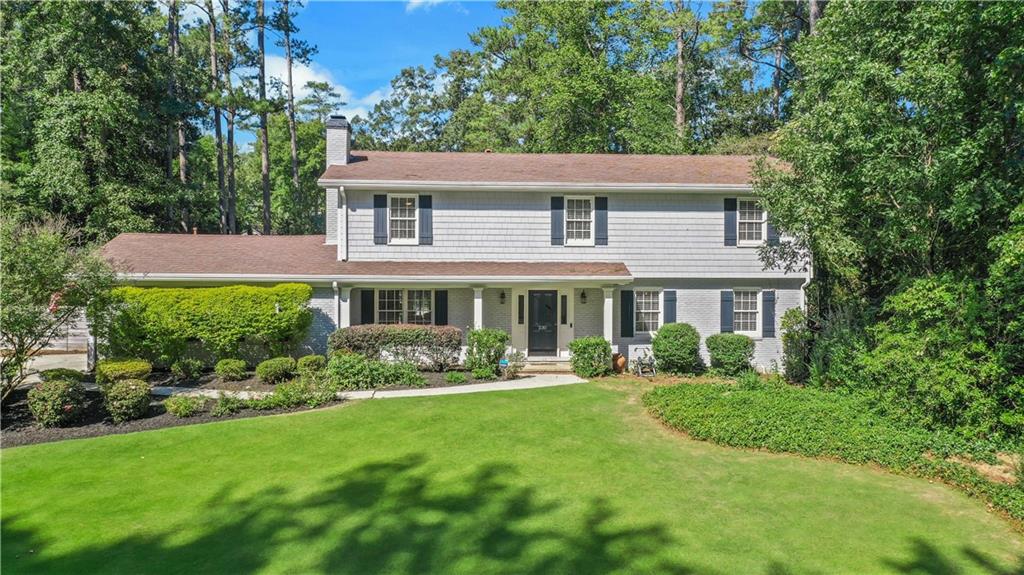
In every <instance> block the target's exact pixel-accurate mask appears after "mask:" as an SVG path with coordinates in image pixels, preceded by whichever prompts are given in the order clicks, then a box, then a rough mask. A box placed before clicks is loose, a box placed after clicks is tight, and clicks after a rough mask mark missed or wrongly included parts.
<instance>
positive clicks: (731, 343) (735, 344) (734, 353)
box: [706, 333, 754, 376]
mask: <svg viewBox="0 0 1024 575" xmlns="http://www.w3.org/2000/svg"><path fill="white" fill-rule="evenodd" d="M706 343H707V346H708V354H710V355H711V369H713V370H714V371H715V372H716V373H720V374H722V375H729V376H736V375H740V374H741V373H743V372H745V371H750V362H751V361H753V359H754V340H752V339H750V338H749V337H747V336H745V335H740V334H738V333H716V334H715V335H709V336H708V339H707V341H706Z"/></svg>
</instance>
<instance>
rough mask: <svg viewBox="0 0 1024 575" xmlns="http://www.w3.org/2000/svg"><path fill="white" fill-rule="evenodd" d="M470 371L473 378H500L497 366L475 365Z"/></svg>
mask: <svg viewBox="0 0 1024 575" xmlns="http://www.w3.org/2000/svg"><path fill="white" fill-rule="evenodd" d="M469 373H470V375H472V376H473V379H497V378H498V370H497V368H494V367H490V366H486V365H482V366H479V367H474V368H473V369H472V370H470V372H469Z"/></svg>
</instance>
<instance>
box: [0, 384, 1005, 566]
mask: <svg viewBox="0 0 1024 575" xmlns="http://www.w3.org/2000/svg"><path fill="white" fill-rule="evenodd" d="M0 458H2V461H0V463H2V480H3V491H2V511H0V521H2V529H3V533H2V537H3V548H2V570H3V572H4V573H5V574H8V573H71V572H73V573H103V572H119V573H213V572H218V573H225V572H232V573H238V572H262V573H285V572H290V573H299V572H301V573H318V572H320V573H377V572H391V573H595V572H600V573H605V572H621V573H633V572H644V573H658V572H663V573H688V572H691V573H739V572H743V573H766V572H772V573H783V572H785V573H812V572H817V573H820V572H826V573H837V572H850V573H853V572H856V573H879V572H918V571H921V572H963V573H971V572H990V573H991V572H997V573H1010V572H1016V570H1017V569H1020V568H1021V566H1022V563H1021V558H1022V556H1024V542H1022V539H1021V537H1020V536H1019V534H1017V533H1016V532H1014V531H1013V530H1012V529H1011V528H1010V526H1009V524H1008V523H1006V522H1005V521H1004V520H1002V519H1001V518H1000V517H998V516H997V515H995V514H993V513H989V512H987V511H986V510H985V508H984V505H983V504H981V503H980V502H979V501H978V500H973V499H970V498H968V497H967V496H965V495H963V494H961V493H958V492H956V491H954V490H953V489H950V488H947V487H945V486H943V485H941V484H937V483H929V482H928V481H925V480H921V479H915V478H911V477H904V476H897V475H892V474H889V473H886V472H884V471H881V470H878V469H873V468H870V467H866V466H854V465H847V464H842V463H835V462H830V461H822V460H812V459H805V458H801V457H796V456H789V455H778V454H770V453H763V452H754V451H745V450H737V449H731V448H726V447H720V446H716V445H713V444H709V443H703V442H697V441H691V440H688V439H685V438H683V437H681V436H680V435H678V434H676V433H674V432H671V431H669V430H668V429H666V428H665V427H663V426H661V425H660V424H658V423H656V422H655V421H654V420H653V418H651V417H649V416H648V415H647V414H645V413H644V411H643V407H642V406H641V405H640V403H639V401H637V397H636V394H635V393H629V392H625V391H622V390H621V389H613V386H612V385H605V384H601V385H595V384H584V385H572V386H566V387H560V388H547V389H537V390H530V391H514V392H500V393H484V394H468V395H458V396H447V397H432V398H409V399H392V400H375V401H366V402H361V403H352V404H347V405H343V406H341V407H337V408H332V409H326V410H321V411H314V412H306V413H301V414H293V415H285V416H279V417H268V418H257V419H250V420H237V421H227V422H223V423H212V424H207V425H196V426H189V427H180V428H172V429H165V430H158V431H152V432H142V433H135V434H128V435H118V436H107V437H100V438H93V439H84V440H75V441H66V442H60V443H52V444H44V445H35V446H27V447H18V448H11V449H5V450H3V452H2V454H0Z"/></svg>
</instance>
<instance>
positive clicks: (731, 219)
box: [725, 198, 737, 246]
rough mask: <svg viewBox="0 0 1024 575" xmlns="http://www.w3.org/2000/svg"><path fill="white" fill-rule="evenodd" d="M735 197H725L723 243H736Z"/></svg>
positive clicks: (730, 244)
mask: <svg viewBox="0 0 1024 575" xmlns="http://www.w3.org/2000/svg"><path fill="white" fill-rule="evenodd" d="M736 221H737V220H736V198H725V245H727V246H734V245H736Z"/></svg>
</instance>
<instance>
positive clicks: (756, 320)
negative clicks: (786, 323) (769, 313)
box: [732, 287, 763, 339]
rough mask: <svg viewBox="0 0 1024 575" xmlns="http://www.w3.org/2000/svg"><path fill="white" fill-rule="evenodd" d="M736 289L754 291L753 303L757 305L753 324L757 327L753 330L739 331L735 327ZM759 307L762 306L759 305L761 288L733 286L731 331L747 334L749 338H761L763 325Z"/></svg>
mask: <svg viewBox="0 0 1024 575" xmlns="http://www.w3.org/2000/svg"><path fill="white" fill-rule="evenodd" d="M738 291H752V292H754V304H755V305H756V306H757V316H756V317H755V318H754V325H756V326H757V329H756V330H754V331H740V330H738V329H736V292H738ZM761 308H762V305H761V288H756V287H734V288H732V325H733V328H732V331H733V333H737V334H739V335H745V336H747V337H749V338H751V339H761V330H762V328H763V326H762V325H761V314H762V313H763V310H762V309H761Z"/></svg>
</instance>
